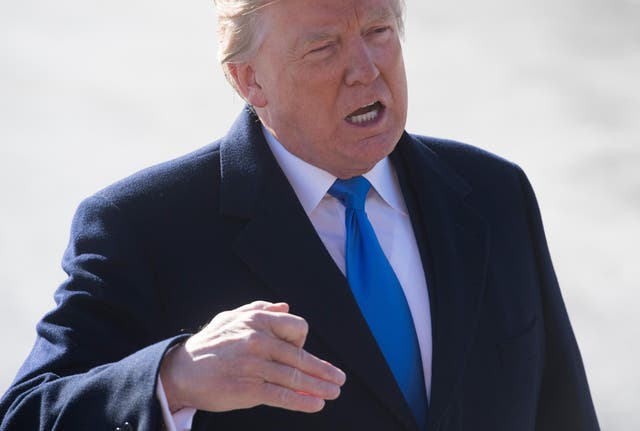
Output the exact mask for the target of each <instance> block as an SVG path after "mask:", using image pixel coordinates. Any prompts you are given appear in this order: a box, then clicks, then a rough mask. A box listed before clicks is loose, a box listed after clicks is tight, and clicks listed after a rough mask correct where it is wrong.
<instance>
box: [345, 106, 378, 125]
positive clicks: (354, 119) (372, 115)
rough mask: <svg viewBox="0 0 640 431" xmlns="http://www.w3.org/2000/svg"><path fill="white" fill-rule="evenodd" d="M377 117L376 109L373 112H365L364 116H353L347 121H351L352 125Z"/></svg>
mask: <svg viewBox="0 0 640 431" xmlns="http://www.w3.org/2000/svg"><path fill="white" fill-rule="evenodd" d="M377 116H378V110H377V109H376V110H375V111H371V112H367V113H366V114H361V115H353V116H351V117H349V121H351V122H352V123H356V124H360V123H364V122H366V121H371V120H373V119H374V118H376V117H377Z"/></svg>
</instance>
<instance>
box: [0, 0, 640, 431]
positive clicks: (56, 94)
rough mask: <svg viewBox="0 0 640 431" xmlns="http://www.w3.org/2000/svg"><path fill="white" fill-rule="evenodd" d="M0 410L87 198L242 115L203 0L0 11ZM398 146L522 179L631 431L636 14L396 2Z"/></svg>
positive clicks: (620, 5)
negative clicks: (401, 130)
mask: <svg viewBox="0 0 640 431" xmlns="http://www.w3.org/2000/svg"><path fill="white" fill-rule="evenodd" d="M0 32H1V34H2V39H0V340H1V343H2V355H1V357H0V364H1V366H0V392H4V391H5V389H6V388H7V387H8V385H9V384H10V381H11V379H12V378H13V376H14V374H15V372H16V371H17V369H18V367H19V365H20V363H21V362H22V360H23V359H24V357H25V356H26V355H27V353H28V351H29V349H30V347H31V345H32V343H33V340H34V336H35V332H34V326H35V324H36V322H37V320H38V319H39V317H40V316H41V315H42V314H43V313H44V312H45V311H46V310H48V309H50V308H51V307H52V306H53V300H52V294H53V290H54V289H55V287H56V286H57V285H58V283H59V282H60V281H61V280H63V278H64V273H63V272H62V270H61V269H60V267H59V261H60V258H61V256H62V252H63V250H64V247H65V245H66V241H67V237H68V230H69V224H70V221H71V217H72V215H73V212H74V210H75V207H76V205H77V204H78V203H79V202H80V200H81V199H82V198H83V197H85V196H87V195H89V194H91V193H93V192H95V191H96V190H98V189H100V188H102V187H104V186H106V185H107V184H109V183H111V182H113V181H115V180H117V179H119V178H121V177H123V176H125V175H128V174H129V173H132V172H133V171H136V170H138V169H141V168H143V167H145V166H148V165H150V164H153V163H156V162H160V161H163V160H166V159H168V158H172V157H174V156H178V155H180V154H183V153H186V152H188V151H190V150H192V149H195V148H198V147H200V146H203V145H205V144H207V143H208V142H210V141H212V140H213V139H215V138H217V137H219V136H221V135H222V134H223V133H224V132H225V131H226V129H227V127H228V126H229V125H230V123H231V121H232V120H233V119H234V118H235V116H236V115H237V114H238V112H239V111H240V109H241V108H242V106H243V103H242V101H241V100H240V99H239V98H238V97H237V96H234V94H233V92H232V91H231V90H230V88H229V87H228V85H227V84H226V82H225V81H224V78H223V77H222V73H221V72H220V68H219V66H218V65H217V62H216V34H215V11H214V8H213V5H212V2H211V1H210V0H193V1H188V2H176V1H168V0H153V1H152V0H129V1H124V0H111V1H96V0H82V1H81V0H58V1H55V2H51V1H45V0H21V1H13V2H9V1H8V0H2V3H1V6H0ZM405 58H406V63H407V73H408V75H409V87H410V94H411V96H410V107H409V124H408V129H409V130H411V131H413V132H418V133H422V134H428V135H432V136H440V137H447V138H453V139H457V140H462V141H465V142H468V143H471V144H474V145H477V146H480V147H483V148H486V149H488V150H490V151H493V152H495V153H498V154H500V155H502V156H504V157H506V158H508V159H510V160H513V161H515V162H517V163H518V164H520V165H521V166H522V167H523V168H524V169H525V171H526V172H527V173H528V175H529V177H530V180H531V182H532V183H533V186H534V188H535V190H536V192H537V195H538V199H539V202H540V206H541V209H542V213H543V218H544V222H545V226H546V229H547V236H548V239H549V245H550V248H551V253H552V256H553V258H554V262H555V266H556V270H557V273H558V277H559V279H560V283H561V286H562V288H563V292H564V297H565V300H566V303H567V307H568V309H569V313H570V316H571V318H572V322H573V326H574V330H575V332H576V336H577V338H578V342H579V344H580V346H581V350H582V354H583V359H584V362H585V366H586V369H587V374H588V377H589V380H590V384H591V390H592V394H593V397H594V401H595V404H596V410H597V412H598V415H599V418H600V421H601V426H602V429H603V430H610V431H617V430H637V429H640V416H639V415H638V414H637V407H638V405H639V404H640V402H639V401H640V372H639V371H638V367H637V366H636V361H638V360H639V359H640V354H639V353H640V345H639V342H638V340H639V339H640V318H639V317H638V315H637V313H638V309H639V308H640V298H639V297H640V294H639V292H638V287H640V281H639V280H640V264H639V263H638V258H639V257H640V253H638V244H639V242H640V0H527V1H524V0H483V1H477V0H460V1H449V2H445V1H433V0H424V1H418V0H408V18H407V36H406V43H405Z"/></svg>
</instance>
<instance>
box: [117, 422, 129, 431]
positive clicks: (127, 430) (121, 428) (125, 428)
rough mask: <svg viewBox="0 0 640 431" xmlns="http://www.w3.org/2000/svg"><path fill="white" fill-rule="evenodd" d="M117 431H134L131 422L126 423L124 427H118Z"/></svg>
mask: <svg viewBox="0 0 640 431" xmlns="http://www.w3.org/2000/svg"><path fill="white" fill-rule="evenodd" d="M116 431H133V427H132V426H131V424H130V423H129V422H125V423H123V424H122V426H119V427H117V428H116Z"/></svg>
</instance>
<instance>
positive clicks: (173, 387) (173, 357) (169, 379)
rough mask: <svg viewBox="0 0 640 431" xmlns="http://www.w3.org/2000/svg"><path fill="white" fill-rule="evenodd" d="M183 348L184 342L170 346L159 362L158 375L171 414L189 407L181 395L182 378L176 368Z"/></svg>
mask: <svg viewBox="0 0 640 431" xmlns="http://www.w3.org/2000/svg"><path fill="white" fill-rule="evenodd" d="M184 349H185V347H184V342H182V343H178V344H176V345H174V346H172V347H171V348H169V349H168V350H167V351H166V352H165V354H164V357H163V358H162V362H161V363H160V373H159V374H160V375H159V377H160V379H161V381H162V386H163V389H164V393H165V396H166V398H167V404H168V407H169V410H170V411H171V413H172V414H173V413H175V412H177V411H179V410H182V409H184V408H187V407H190V406H189V405H188V403H187V402H185V401H184V398H183V396H182V393H183V391H182V388H181V382H182V381H183V379H181V378H180V377H179V375H178V374H179V373H178V370H179V369H180V367H179V365H178V363H179V357H180V356H181V354H183V353H184Z"/></svg>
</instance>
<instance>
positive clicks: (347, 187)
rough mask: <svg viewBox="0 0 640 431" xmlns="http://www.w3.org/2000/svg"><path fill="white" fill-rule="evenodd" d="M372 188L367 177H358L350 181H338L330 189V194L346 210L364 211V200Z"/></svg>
mask: <svg viewBox="0 0 640 431" xmlns="http://www.w3.org/2000/svg"><path fill="white" fill-rule="evenodd" d="M370 188H371V183H369V181H367V179H366V178H365V177H362V176H357V177H353V178H349V179H348V180H341V179H337V180H336V182H335V183H333V185H332V186H331V188H330V189H329V194H330V195H331V196H333V197H335V198H336V199H338V200H339V201H340V202H342V205H344V206H345V207H346V208H352V209H355V210H364V200H365V199H366V197H367V193H368V192H369V189H370Z"/></svg>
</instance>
